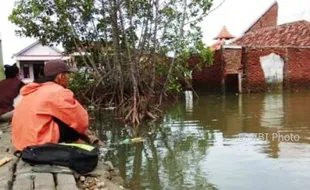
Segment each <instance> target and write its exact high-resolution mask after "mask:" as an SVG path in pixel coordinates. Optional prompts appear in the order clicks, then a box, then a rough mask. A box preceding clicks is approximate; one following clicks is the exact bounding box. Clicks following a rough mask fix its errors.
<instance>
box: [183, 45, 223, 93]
mask: <svg viewBox="0 0 310 190" xmlns="http://www.w3.org/2000/svg"><path fill="white" fill-rule="evenodd" d="M221 54H222V52H221V50H217V51H215V53H214V62H213V64H212V65H211V66H205V67H203V68H202V70H201V71H199V70H193V73H192V85H193V87H194V88H195V89H200V90H204V91H220V90H221V81H222V75H223V72H222V66H221V65H222V64H221ZM198 62H199V58H197V57H192V58H191V59H190V60H189V65H193V64H194V63H198Z"/></svg>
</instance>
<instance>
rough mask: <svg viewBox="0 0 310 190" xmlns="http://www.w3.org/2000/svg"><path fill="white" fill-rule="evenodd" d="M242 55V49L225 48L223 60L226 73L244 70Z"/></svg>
mask: <svg viewBox="0 0 310 190" xmlns="http://www.w3.org/2000/svg"><path fill="white" fill-rule="evenodd" d="M241 56H242V50H241V49H224V51H223V62H224V68H225V74H229V73H237V72H239V71H242V65H241Z"/></svg>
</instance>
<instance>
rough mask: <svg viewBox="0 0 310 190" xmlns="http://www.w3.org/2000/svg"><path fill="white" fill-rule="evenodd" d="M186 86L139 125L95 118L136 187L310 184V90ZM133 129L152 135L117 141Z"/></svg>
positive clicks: (258, 189) (231, 189) (236, 188)
mask: <svg viewBox="0 0 310 190" xmlns="http://www.w3.org/2000/svg"><path fill="white" fill-rule="evenodd" d="M186 94H187V96H186V97H187V98H184V101H182V102H180V103H179V104H177V105H175V106H173V107H171V108H170V109H169V110H168V111H167V114H166V115H165V118H164V120H163V121H162V122H161V123H159V124H148V126H145V127H144V129H143V130H141V131H134V130H132V129H130V128H126V129H125V130H120V127H119V126H118V125H117V124H116V122H113V121H107V120H102V121H101V122H97V128H98V129H99V130H100V131H102V138H103V139H105V140H107V144H109V146H110V147H111V148H112V149H111V150H109V151H107V152H106V158H107V159H110V160H112V161H113V163H114V164H115V166H116V167H118V168H119V169H120V173H121V175H122V176H123V177H124V178H126V179H127V180H128V182H129V184H130V186H131V188H132V189H134V190H138V189H152V190H156V189H165V190H170V189H171V190H172V189H175V190H179V189H221V190H243V189H245V190H248V189H251V190H253V189H254V190H263V189H264V190H268V189H272V190H273V189H281V190H284V189H288V190H292V189H305V190H308V189H310V91H303V92H294V93H288V92H285V93H282V94H251V95H237V96H236V95H227V96H225V97H224V96H220V95H205V96H201V97H200V99H196V98H194V97H193V101H191V100H192V98H191V96H190V95H191V93H190V92H188V93H186ZM100 123H101V124H100ZM133 136H143V137H144V138H145V139H146V141H145V142H144V143H135V144H129V145H115V144H113V143H116V142H119V141H120V140H122V139H124V138H126V137H133Z"/></svg>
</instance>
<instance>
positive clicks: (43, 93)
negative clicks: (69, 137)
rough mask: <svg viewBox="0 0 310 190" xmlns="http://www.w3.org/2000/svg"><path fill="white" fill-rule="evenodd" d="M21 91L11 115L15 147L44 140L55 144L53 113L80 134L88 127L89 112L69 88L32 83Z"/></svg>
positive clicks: (57, 138) (36, 143)
mask: <svg viewBox="0 0 310 190" xmlns="http://www.w3.org/2000/svg"><path fill="white" fill-rule="evenodd" d="M20 93H21V95H22V96H23V99H22V100H21V102H20V103H19V104H18V106H17V107H16V108H15V111H14V115H13V118H12V141H13V145H14V147H15V148H16V149H17V150H22V149H23V148H25V147H27V146H31V145H39V144H44V143H47V142H50V143H57V142H58V140H59V129H58V125H57V124H56V123H55V122H54V121H53V119H52V117H53V116H54V117H56V118H58V119H60V120H61V121H63V122H64V123H66V124H67V125H69V126H70V127H72V128H74V129H75V130H76V131H77V132H79V133H81V134H84V133H85V131H86V130H87V128H88V125H89V123H88V119H89V118H88V113H87V111H86V110H85V109H84V108H83V107H82V105H81V104H80V103H79V102H78V101H77V100H76V99H74V96H73V93H72V92H71V91H70V90H69V89H65V88H63V87H62V86H60V85H58V84H56V83H54V82H46V83H42V84H38V83H31V84H28V85H26V86H24V87H23V88H22V89H21V91H20Z"/></svg>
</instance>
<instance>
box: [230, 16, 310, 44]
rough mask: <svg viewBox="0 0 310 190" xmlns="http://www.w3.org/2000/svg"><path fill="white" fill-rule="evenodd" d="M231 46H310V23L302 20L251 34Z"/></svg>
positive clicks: (235, 41)
mask: <svg viewBox="0 0 310 190" xmlns="http://www.w3.org/2000/svg"><path fill="white" fill-rule="evenodd" d="M230 44H232V45H240V46H310V22H308V21H305V20H301V21H296V22H291V23H286V24H282V25H278V26H276V27H267V28H262V29H259V30H256V31H253V32H249V33H247V34H245V35H243V36H242V37H240V38H238V39H236V40H234V41H233V42H231V43H230Z"/></svg>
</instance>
